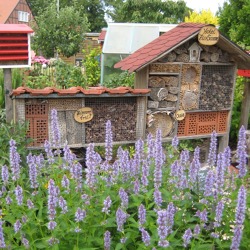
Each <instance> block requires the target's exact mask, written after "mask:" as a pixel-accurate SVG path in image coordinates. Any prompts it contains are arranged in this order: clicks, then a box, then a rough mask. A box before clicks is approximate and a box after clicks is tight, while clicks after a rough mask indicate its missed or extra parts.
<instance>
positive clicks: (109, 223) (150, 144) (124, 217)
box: [0, 110, 249, 250]
mask: <svg viewBox="0 0 250 250" xmlns="http://www.w3.org/2000/svg"><path fill="white" fill-rule="evenodd" d="M51 117H52V126H51V127H52V129H53V131H52V134H53V140H52V142H51V143H50V142H48V141H46V142H45V145H44V151H45V153H44V155H45V157H44V155H42V154H40V155H32V154H31V153H30V154H29V155H28V156H27V159H26V163H24V162H21V159H20V156H19V154H18V148H17V145H16V142H15V141H14V140H10V143H9V144H10V153H9V164H5V165H3V166H2V167H1V176H2V178H1V193H0V194H1V209H2V210H1V219H0V248H8V249H28V248H30V249H60V250H61V249H82V250H84V249H86V250H87V249H105V250H109V249H116V250H119V249H142V250H143V249H165V248H167V249H196V250H197V249H230V248H231V249H234V250H235V249H247V248H248V246H249V245H248V244H249V241H247V237H246V236H245V231H246V232H247V231H248V232H249V229H248V228H244V223H247V220H246V222H245V216H248V217H249V213H248V214H247V213H246V202H247V200H246V199H247V191H246V187H245V178H246V177H245V176H246V162H245V160H244V159H245V158H244V157H245V153H244V152H245V137H244V135H245V130H244V128H242V129H241V131H240V134H241V136H240V142H239V144H238V151H237V156H238V159H239V163H240V164H239V168H240V169H239V175H238V176H235V175H234V172H229V171H228V168H227V166H228V164H229V160H230V158H229V155H230V150H229V148H226V149H225V151H224V152H222V153H220V154H218V155H217V156H216V151H215V148H216V134H215V133H213V134H212V139H211V148H210V154H209V161H208V162H209V164H210V166H208V167H207V169H206V171H205V172H203V174H204V173H205V174H204V176H203V177H202V167H201V163H200V161H199V148H196V149H195V152H194V156H193V158H192V159H191V157H190V155H189V152H188V151H187V150H184V151H182V152H180V153H179V152H178V139H177V138H176V137H175V138H174V140H173V144H172V149H171V153H169V155H171V157H169V156H168V154H164V152H163V149H162V145H161V132H160V131H158V132H157V134H156V136H155V138H153V137H152V135H151V134H149V135H148V137H147V142H146V143H145V142H144V141H142V140H138V141H137V142H136V144H135V153H134V155H133V157H130V156H129V153H128V151H126V150H123V149H122V148H119V150H118V152H117V157H116V158H115V159H113V158H112V149H113V145H112V131H111V128H112V126H111V123H110V121H108V122H107V124H106V142H105V157H104V159H102V158H101V157H100V155H99V154H98V153H96V152H95V148H94V144H89V146H88V148H87V154H86V166H87V167H86V169H83V168H82V166H81V165H80V164H79V162H78V161H77V159H76V156H75V155H74V154H73V153H72V152H71V151H70V149H69V147H68V146H67V144H66V145H65V146H64V147H63V150H62V151H63V152H62V151H61V149H60V148H61V147H60V141H61V139H60V133H59V125H58V121H57V112H56V110H52V116H51ZM53 149H56V150H53ZM62 153H63V156H61V155H62ZM202 178H203V180H202ZM242 237H243V239H244V240H241V239H242Z"/></svg>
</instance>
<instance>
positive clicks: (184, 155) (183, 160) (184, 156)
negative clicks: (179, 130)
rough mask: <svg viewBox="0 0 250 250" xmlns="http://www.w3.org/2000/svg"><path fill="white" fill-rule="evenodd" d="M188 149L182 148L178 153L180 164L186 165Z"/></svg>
mask: <svg viewBox="0 0 250 250" xmlns="http://www.w3.org/2000/svg"><path fill="white" fill-rule="evenodd" d="M189 157H190V156H189V151H188V150H182V151H181V154H180V164H181V165H183V166H186V165H187V164H188V161H189Z"/></svg>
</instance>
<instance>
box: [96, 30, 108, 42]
mask: <svg viewBox="0 0 250 250" xmlns="http://www.w3.org/2000/svg"><path fill="white" fill-rule="evenodd" d="M106 33H107V29H106V28H103V29H102V31H101V33H100V35H99V37H98V41H99V42H104V40H105V36H106Z"/></svg>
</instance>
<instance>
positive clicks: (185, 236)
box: [182, 228, 193, 247]
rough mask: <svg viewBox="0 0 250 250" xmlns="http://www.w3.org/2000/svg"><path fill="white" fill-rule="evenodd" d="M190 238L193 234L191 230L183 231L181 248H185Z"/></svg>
mask: <svg viewBox="0 0 250 250" xmlns="http://www.w3.org/2000/svg"><path fill="white" fill-rule="evenodd" d="M192 237H193V234H192V231H191V229H190V228H189V229H187V230H186V231H185V233H184V235H183V236H182V239H183V246H184V247H187V246H188V245H189V243H190V241H191V239H192Z"/></svg>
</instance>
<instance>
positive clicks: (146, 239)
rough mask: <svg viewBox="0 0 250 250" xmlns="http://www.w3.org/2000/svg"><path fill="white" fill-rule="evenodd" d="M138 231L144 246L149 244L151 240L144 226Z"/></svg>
mask: <svg viewBox="0 0 250 250" xmlns="http://www.w3.org/2000/svg"><path fill="white" fill-rule="evenodd" d="M140 231H141V238H142V241H143V243H144V244H145V246H146V247H147V246H149V245H150V240H151V237H150V235H149V233H148V232H147V231H146V230H145V229H144V228H141V229H140Z"/></svg>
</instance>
